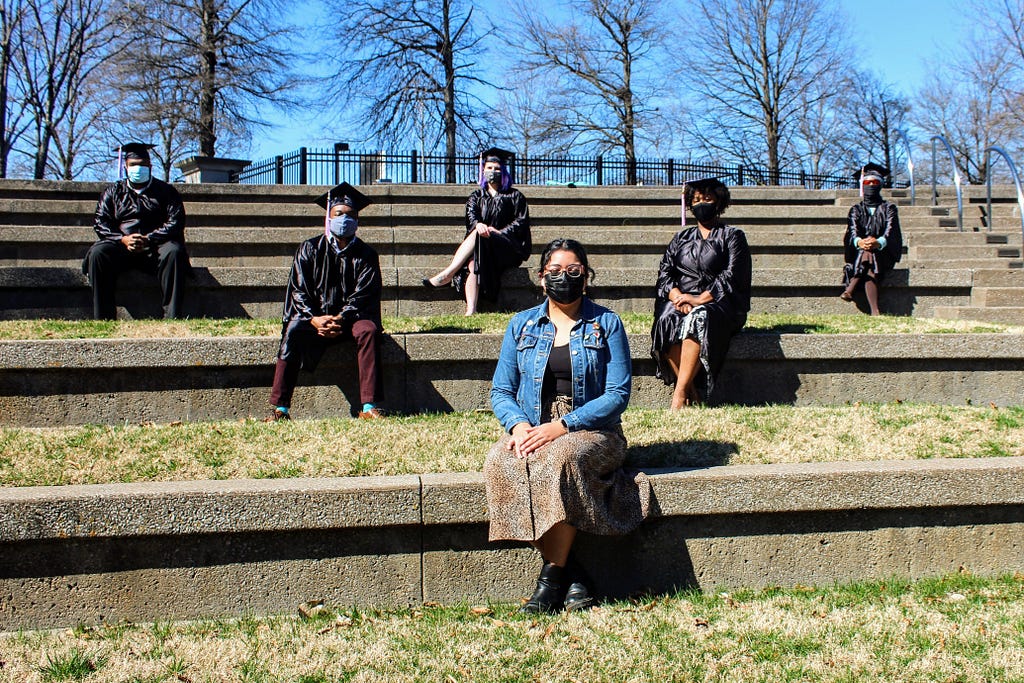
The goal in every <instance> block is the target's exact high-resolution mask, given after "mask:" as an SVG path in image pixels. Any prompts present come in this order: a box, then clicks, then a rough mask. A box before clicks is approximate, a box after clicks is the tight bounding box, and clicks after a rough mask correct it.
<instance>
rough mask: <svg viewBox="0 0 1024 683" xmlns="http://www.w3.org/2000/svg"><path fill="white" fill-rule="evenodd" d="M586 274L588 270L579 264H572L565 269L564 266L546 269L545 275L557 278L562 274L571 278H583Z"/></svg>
mask: <svg viewBox="0 0 1024 683" xmlns="http://www.w3.org/2000/svg"><path fill="white" fill-rule="evenodd" d="M586 272H587V269H586V268H584V267H583V266H582V265H581V264H579V263H571V264H569V265H567V266H566V267H565V268H563V267H562V266H548V267H547V268H545V269H544V274H545V275H553V276H555V277H558V276H559V275H561V274H562V273H565V274H566V275H568V276H569V277H571V278H577V277H582V276H583V274H584V273H586Z"/></svg>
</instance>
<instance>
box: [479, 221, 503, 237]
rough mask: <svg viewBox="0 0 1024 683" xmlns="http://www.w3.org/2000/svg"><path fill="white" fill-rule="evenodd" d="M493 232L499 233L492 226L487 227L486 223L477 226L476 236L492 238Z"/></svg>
mask: <svg viewBox="0 0 1024 683" xmlns="http://www.w3.org/2000/svg"><path fill="white" fill-rule="evenodd" d="M492 232H498V231H497V230H496V229H494V228H492V227H491V226H489V225H487V224H486V223H477V224H476V234H478V235H480V236H481V237H490V236H491V233H492Z"/></svg>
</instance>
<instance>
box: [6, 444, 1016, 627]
mask: <svg viewBox="0 0 1024 683" xmlns="http://www.w3.org/2000/svg"><path fill="white" fill-rule="evenodd" d="M651 475H652V480H653V483H654V489H655V496H656V502H657V506H658V513H657V515H656V516H654V517H652V519H650V520H648V521H647V522H645V524H644V525H642V526H641V528H640V529H639V530H638V531H637V532H636V533H634V534H632V535H630V536H627V537H621V538H607V537H593V536H586V535H581V537H580V540H579V542H578V543H577V548H578V552H579V554H580V556H581V559H582V561H583V562H584V563H585V564H586V565H587V566H588V568H589V569H590V570H591V571H592V573H593V575H594V579H595V581H596V583H597V587H598V589H599V590H600V591H601V592H602V593H603V594H605V595H608V596H612V597H618V596H624V595H628V594H630V593H632V592H635V591H638V590H646V591H653V592H662V591H670V590H673V589H674V588H676V587H689V586H696V587H699V588H701V589H705V590H707V589H712V588H719V587H728V586H753V587H757V586H768V585H793V584H797V583H799V584H830V583H833V582H836V581H850V580H862V579H881V578H885V577H890V576H902V577H911V578H915V577H922V576H927V575H935V574H941V573H947V572H953V571H956V570H958V569H959V568H961V567H963V568H965V569H968V570H970V571H972V572H976V573H980V574H996V573H1002V572H1012V571H1021V570H1022V569H1024V458H994V459H979V460H934V461H915V462H877V463H837V464H802V465H759V466H725V467H714V468H708V469H697V470H677V471H666V470H661V471H652V472H651ZM486 520H487V514H486V498H485V494H484V487H483V481H482V475H480V474H451V475H440V474H431V475H423V476H403V477H366V478H347V479H289V480H274V481H249V480H245V481H227V482H212V481H201V482H178V483H167V484H122V485H101V486H69V487H39V488H9V489H0V630H4V631H6V630H15V629H31V628H46V627H58V626H72V625H75V624H78V623H95V622H98V621H117V620H122V619H126V620H131V621H140V620H141V621H149V620H166V619H192V618H201V617H220V616H231V615H242V614H252V613H257V614H261V613H278V612H294V611H295V609H296V607H297V606H298V605H299V604H300V603H302V602H304V601H308V600H324V601H326V602H327V603H328V604H331V605H351V604H356V605H406V604H415V603H419V602H421V601H424V600H432V601H438V602H443V603H448V602H454V601H459V600H463V599H465V600H471V601H477V600H484V599H491V600H499V601H515V600H517V599H519V598H520V597H521V596H525V595H528V594H529V592H530V591H531V589H532V581H533V580H534V577H535V572H536V570H537V568H538V561H537V557H536V555H535V554H534V552H533V551H532V550H529V549H527V548H525V547H520V544H513V543H500V544H491V543H488V542H487V527H486Z"/></svg>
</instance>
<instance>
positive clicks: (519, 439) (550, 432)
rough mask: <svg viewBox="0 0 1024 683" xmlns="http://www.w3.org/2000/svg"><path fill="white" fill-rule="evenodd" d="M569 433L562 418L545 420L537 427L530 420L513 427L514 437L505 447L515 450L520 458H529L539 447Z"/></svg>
mask: <svg viewBox="0 0 1024 683" xmlns="http://www.w3.org/2000/svg"><path fill="white" fill-rule="evenodd" d="M568 433H569V430H568V429H567V428H566V426H565V425H564V424H562V421H561V420H555V421H554V422H545V423H544V424H541V425H537V426H536V427H531V426H530V423H529V422H520V423H519V424H517V425H516V426H515V427H513V428H512V438H511V439H509V440H508V443H507V444H505V448H506V449H508V450H510V451H514V452H515V454H516V457H518V458H528V457H529V456H530V455H532V454H533V452H534V451H536V450H537V449H539V448H541V447H543V446H546V445H548V444H549V443H551V442H552V441H554V440H555V439H557V438H558V437H560V436H563V435H565V434H568Z"/></svg>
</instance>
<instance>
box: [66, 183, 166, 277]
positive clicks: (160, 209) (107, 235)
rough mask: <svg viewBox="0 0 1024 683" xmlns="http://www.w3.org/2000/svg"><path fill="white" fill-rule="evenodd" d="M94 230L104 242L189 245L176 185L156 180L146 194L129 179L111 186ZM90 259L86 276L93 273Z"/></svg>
mask: <svg viewBox="0 0 1024 683" xmlns="http://www.w3.org/2000/svg"><path fill="white" fill-rule="evenodd" d="M93 230H95V231H96V236H97V238H98V240H99V241H100V242H120V241H121V238H122V237H124V236H125V235H132V234H139V235H146V236H148V237H149V241H150V243H152V244H153V245H155V246H160V245H161V244H164V243H165V242H177V243H178V244H181V245H182V246H184V245H185V206H184V204H183V202H182V201H181V195H180V194H179V193H178V191H177V190H176V189H175V188H174V186H173V185H170V184H169V183H165V182H164V181H162V180H157V179H156V178H153V179H152V180H151V181H150V182H149V186H147V187H146V189H144V190H143V191H142V192H136V191H135V190H133V189H131V187H129V185H128V180H127V179H121V180H119V181H117V182H116V183H111V184H110V185H108V186H107V188H106V189H105V190H103V194H102V195H100V200H99V202H98V203H97V204H96V216H95V218H94V219H93ZM154 258H155V257H154ZM88 266H89V261H88V257H86V259H85V260H84V261H83V262H82V272H83V273H85V274H86V275H88V273H89V268H88Z"/></svg>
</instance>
